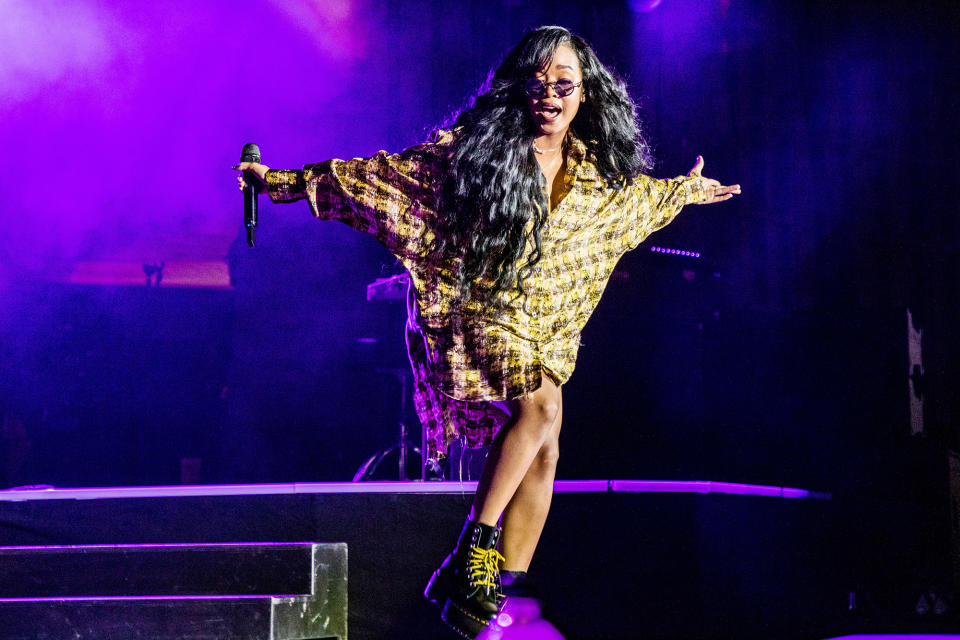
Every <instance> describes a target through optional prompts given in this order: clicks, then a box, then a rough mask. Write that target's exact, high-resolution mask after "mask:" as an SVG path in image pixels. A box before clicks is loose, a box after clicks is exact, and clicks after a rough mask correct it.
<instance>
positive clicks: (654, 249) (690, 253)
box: [650, 245, 700, 258]
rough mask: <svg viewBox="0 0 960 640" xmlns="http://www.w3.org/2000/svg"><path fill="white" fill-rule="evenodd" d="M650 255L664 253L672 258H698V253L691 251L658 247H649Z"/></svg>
mask: <svg viewBox="0 0 960 640" xmlns="http://www.w3.org/2000/svg"><path fill="white" fill-rule="evenodd" d="M650 253H666V254H668V255H672V256H687V257H689V258H699V257H700V252H699V251H691V250H690V249H671V248H670V247H658V246H656V245H654V246H652V247H650Z"/></svg>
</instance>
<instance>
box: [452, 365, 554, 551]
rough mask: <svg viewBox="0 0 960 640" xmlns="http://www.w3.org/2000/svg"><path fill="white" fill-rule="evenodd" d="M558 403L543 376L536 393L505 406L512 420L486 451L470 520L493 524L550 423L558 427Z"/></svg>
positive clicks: (531, 462)
mask: <svg viewBox="0 0 960 640" xmlns="http://www.w3.org/2000/svg"><path fill="white" fill-rule="evenodd" d="M560 402H561V395H560V387H558V386H557V385H556V383H554V382H553V380H551V379H550V378H549V377H547V376H543V381H542V383H541V385H540V388H539V389H537V390H536V391H534V392H533V393H531V394H529V395H527V396H524V397H523V398H518V399H516V400H511V401H510V402H509V403H508V405H509V408H510V414H511V416H513V417H512V419H511V421H510V422H509V423H507V424H506V425H505V426H504V427H503V428H502V429H501V430H500V433H499V434H497V438H496V439H495V440H494V442H493V446H492V447H491V448H490V455H489V456H488V457H487V463H486V465H485V466H484V468H483V475H482V476H481V477H480V482H479V483H478V485H477V494H476V496H475V497H474V500H473V510H472V512H471V518H472V519H473V520H476V521H479V522H482V523H483V524H486V525H496V524H497V521H498V520H499V519H500V515H501V514H502V513H503V511H504V509H506V507H507V504H508V503H509V502H510V501H511V500H512V499H513V497H514V494H515V493H516V492H517V489H518V487H519V486H520V483H521V482H522V481H523V479H524V477H525V476H526V475H527V472H528V470H529V469H530V465H531V464H533V462H534V459H535V458H536V457H537V455H538V453H539V452H540V450H541V448H542V447H543V444H544V442H545V441H546V440H547V438H548V437H549V436H550V434H551V432H552V430H553V427H554V423H558V417H559V414H560ZM558 425H559V423H558ZM558 428H559V426H558ZM538 537H539V534H538Z"/></svg>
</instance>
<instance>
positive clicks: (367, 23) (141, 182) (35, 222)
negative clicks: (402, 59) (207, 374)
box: [0, 0, 388, 286]
mask: <svg viewBox="0 0 960 640" xmlns="http://www.w3.org/2000/svg"><path fill="white" fill-rule="evenodd" d="M363 9H364V7H363V4H362V3H361V2H358V1H356V0H333V1H328V0H292V1H280V0H259V1H258V2H253V3H250V4H249V5H247V6H245V8H244V10H243V11H238V10H237V8H236V6H235V4H234V3H229V2H225V1H223V0H219V1H215V2H201V3H195V2H187V1H186V0H172V2H164V3H149V2H147V3H141V2H125V1H123V0H103V1H97V2H93V1H91V0H60V1H58V2H55V3H43V2H41V3H37V2H31V1H30V0H9V1H6V2H3V3H0V59H2V60H3V61H4V63H3V64H2V65H0V118H2V121H3V122H4V126H3V127H2V128H0V144H2V145H3V147H4V148H5V149H8V150H16V151H15V153H8V154H6V156H7V157H8V158H9V159H10V163H11V164H10V165H4V169H5V170H6V171H5V172H6V173H7V175H13V174H14V173H15V174H16V175H17V176H18V179H17V180H15V181H14V180H7V181H4V183H3V184H2V185H0V202H3V205H4V206H3V208H2V211H0V216H2V217H3V220H0V222H2V224H3V225H4V227H5V228H6V230H7V233H6V236H7V237H6V238H5V239H4V244H5V247H4V249H5V259H4V262H3V264H0V271H6V272H7V273H5V274H3V275H0V284H2V281H3V280H7V279H10V280H14V279H15V277H16V276H15V274H17V273H19V272H21V271H27V272H30V273H32V274H36V275H39V276H41V277H44V278H49V279H54V280H62V281H68V282H80V283H107V284H114V283H115V282H113V280H111V279H110V278H111V277H112V278H114V279H115V278H116V277H121V278H122V277H125V276H123V273H124V272H125V271H129V270H130V269H134V270H135V269H136V268H139V266H140V265H142V264H144V263H154V262H160V261H162V260H163V261H166V262H167V264H174V263H179V264H181V265H198V264H206V265H208V266H205V267H201V268H200V270H199V271H197V269H194V268H192V267H191V268H189V273H184V274H183V277H182V278H181V280H180V281H178V282H174V281H168V282H167V284H169V285H171V286H223V285H224V282H225V280H224V278H223V276H222V273H223V272H224V271H225V262H224V256H225V255H226V253H227V250H228V248H229V247H230V243H231V242H232V240H233V239H234V237H235V236H236V234H237V231H238V222H237V215H238V211H239V209H238V207H239V206H240V198H239V194H238V192H236V189H235V185H234V184H233V183H232V181H233V175H232V174H231V172H230V170H229V167H230V166H231V165H232V164H234V163H236V161H237V160H238V159H239V153H240V148H241V146H242V145H243V143H244V142H246V141H248V140H256V141H257V142H258V143H260V145H261V148H263V149H264V160H265V161H267V162H268V163H269V164H271V165H273V166H277V165H280V166H300V165H301V164H303V163H304V162H307V161H309V160H318V159H323V158H326V157H330V156H334V155H349V154H352V153H361V152H369V151H371V149H370V148H369V147H370V146H372V145H371V143H369V142H367V143H366V144H364V138H365V137H366V136H367V135H368V133H369V136H370V137H371V138H378V139H380V140H381V142H380V144H384V142H383V140H384V139H385V138H386V136H385V135H384V134H383V131H382V128H378V127H379V125H377V124H372V125H370V126H364V127H359V128H358V127H353V126H351V127H346V128H347V129H349V130H350V131H354V130H359V131H360V133H356V132H354V133H353V134H352V137H353V138H355V139H356V142H358V143H359V144H355V145H350V146H351V147H352V149H347V148H342V149H336V150H334V149H330V148H325V147H324V143H325V142H329V140H330V138H331V137H333V136H336V135H339V134H338V133H324V132H325V131H328V130H329V131H337V130H338V129H337V127H335V126H329V123H330V122H331V121H336V116H334V117H333V118H331V117H330V112H331V111H334V112H335V111H336V110H337V109H340V108H342V107H341V106H340V105H343V104H353V105H354V106H355V110H356V111H360V108H359V107H357V106H356V104H357V103H358V99H357V98H356V97H349V96H348V97H346V98H345V97H344V94H345V93H347V94H349V93H350V92H356V91H363V88H362V87H365V86H367V85H368V83H369V78H367V79H366V80H361V79H360V78H362V76H363V75H365V74H367V72H366V70H363V69H358V68H357V66H356V64H357V63H358V61H362V60H368V59H370V57H371V56H372V55H374V53H375V52H371V50H370V43H380V42H382V41H383V38H381V37H380V34H379V32H378V31H377V30H378V29H380V28H381V27H382V25H381V24H380V22H378V21H377V20H374V19H372V18H371V17H370V15H369V13H370V12H369V11H364V10H363ZM378 46H379V45H378ZM244 47H246V48H247V49H249V48H250V47H255V50H257V51H261V52H264V53H265V54H266V53H267V52H268V53H269V58H270V59H271V60H272V61H275V63H277V64H280V65H284V64H287V63H289V64H290V65H294V66H296V65H297V64H298V63H296V62H295V61H309V63H307V64H303V65H301V67H302V68H301V69H300V70H298V71H297V72H296V73H294V74H293V75H291V76H290V78H289V81H290V82H291V83H292V84H291V85H290V86H289V87H287V90H276V87H274V88H273V89H271V88H268V87H266V86H265V85H264V82H263V78H262V76H261V74H259V73H257V72H254V71H253V69H254V65H251V64H248V63H246V62H245V61H244V59H243V57H242V55H241V54H240V51H241V50H243V49H244ZM387 71H388V70H384V73H387ZM367 75H369V74H367ZM361 82H362V83H363V84H362V85H361ZM320 120H322V121H324V122H326V123H327V124H328V126H321V127H318V126H314V124H313V123H315V122H317V121H320ZM308 123H309V124H308ZM384 126H386V125H384ZM291 213H292V211H291ZM300 213H303V212H300ZM78 262H87V263H89V264H95V265H99V266H100V267H102V266H104V265H111V264H112V265H119V266H118V267H117V268H118V269H119V271H118V274H117V275H116V276H111V275H110V274H108V275H107V276H106V278H107V280H106V281H104V280H103V278H104V277H105V276H103V275H102V274H99V273H98V274H96V275H95V276H94V277H93V279H92V280H91V276H90V274H89V273H86V272H85V271H84V269H82V268H81V269H80V271H79V272H76V271H75V269H74V265H75V264H76V263H78ZM210 263H219V264H218V265H215V266H209V265H210ZM98 269H99V267H98ZM141 279H142V277H141ZM135 280H136V278H134V282H132V283H133V284H136V282H135ZM210 282H212V283H213V284H212V285H210V284H209V283H210Z"/></svg>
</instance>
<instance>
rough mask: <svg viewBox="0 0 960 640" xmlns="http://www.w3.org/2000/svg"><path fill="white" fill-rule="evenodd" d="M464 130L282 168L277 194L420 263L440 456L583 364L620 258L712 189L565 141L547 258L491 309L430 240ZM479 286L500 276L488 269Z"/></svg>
mask: <svg viewBox="0 0 960 640" xmlns="http://www.w3.org/2000/svg"><path fill="white" fill-rule="evenodd" d="M451 140H452V135H451V134H450V133H449V132H441V133H440V134H439V135H437V136H435V137H434V138H433V139H432V140H431V141H430V142H426V143H424V144H421V145H417V146H414V147H411V148H409V149H407V150H405V151H403V152H402V153H398V154H388V153H387V152H385V151H381V152H379V153H377V154H376V155H374V156H372V157H369V158H354V159H353V160H328V161H326V162H321V163H318V164H308V165H306V166H305V167H304V168H303V169H302V170H270V171H268V172H267V176H266V181H267V190H268V193H269V195H270V197H271V199H272V200H273V201H274V202H289V201H295V200H301V199H306V200H307V202H308V203H309V206H310V209H311V211H312V213H313V215H314V216H316V217H317V218H320V219H323V220H339V221H340V222H343V223H345V224H348V225H350V226H351V227H353V228H355V229H357V230H359V231H363V232H365V233H369V234H371V235H373V236H374V237H376V238H377V240H379V241H380V242H381V243H382V244H383V245H384V246H385V247H386V248H387V249H388V250H389V251H390V252H391V253H393V254H394V255H395V256H396V257H397V258H398V259H399V260H400V261H401V263H402V264H403V266H404V267H406V269H407V270H408V271H409V273H410V277H411V285H412V291H411V294H412V297H413V300H412V304H411V314H410V321H409V322H408V343H409V346H410V357H411V364H412V365H413V369H414V374H415V379H416V380H415V382H416V393H415V397H414V401H415V405H416V407H417V410H418V413H419V415H420V419H421V421H422V422H423V423H424V427H425V428H426V429H427V432H428V442H429V443H430V445H431V446H430V454H431V456H432V457H436V456H438V455H442V454H443V453H444V452H445V451H446V447H447V445H448V444H449V442H450V441H451V440H452V439H453V438H455V437H456V436H457V435H460V434H463V435H466V437H467V440H468V444H469V445H479V444H484V443H486V442H488V441H489V439H490V438H491V437H492V436H493V435H494V434H495V432H496V430H497V429H498V428H499V426H501V425H502V423H503V416H502V414H500V412H499V411H497V410H495V409H493V408H492V405H490V404H489V401H491V400H505V399H510V398H516V397H519V396H521V395H523V394H526V393H529V392H531V391H534V390H535V389H537V388H538V387H539V386H540V380H541V376H542V375H543V374H544V372H545V371H546V372H548V373H549V375H551V377H553V378H555V379H556V380H557V382H558V383H560V384H563V383H565V382H566V381H567V380H568V379H569V377H570V375H571V374H572V373H573V369H574V365H575V363H576V358H577V349H578V347H579V345H580V332H581V330H582V329H583V326H584V324H585V323H586V322H587V319H588V318H589V317H590V314H591V313H592V312H593V310H594V308H596V305H597V303H598V302H599V301H600V296H601V294H602V293H603V290H604V287H605V286H606V283H607V280H608V279H609V277H610V274H611V273H612V271H613V268H614V266H615V265H616V263H617V261H618V260H619V259H620V257H621V256H622V255H623V254H624V253H625V252H626V251H629V250H630V249H632V248H634V247H636V246H637V245H638V244H640V243H641V242H642V241H643V240H644V239H645V238H646V237H647V236H648V235H650V234H651V233H652V232H654V231H656V230H657V229H660V228H661V227H663V226H664V225H666V224H667V223H669V222H670V221H671V220H673V218H674V217H675V216H676V215H677V214H678V213H679V212H680V209H681V208H682V207H683V206H684V204H687V203H690V202H701V201H703V199H704V190H703V185H702V181H701V180H700V179H699V178H696V177H686V176H681V177H677V178H674V179H672V180H657V179H654V178H650V177H648V176H645V175H640V176H638V177H637V178H636V179H635V180H633V181H632V182H631V183H630V184H628V185H626V186H625V187H624V186H619V187H618V186H612V185H610V184H608V183H607V182H606V181H605V180H604V179H603V178H602V177H601V176H600V175H599V174H598V172H597V168H596V166H595V164H594V163H593V162H592V161H591V158H590V157H589V155H588V152H587V149H586V146H585V145H584V144H583V143H582V142H581V141H579V140H577V139H575V138H572V137H571V139H570V141H569V144H568V145H567V157H566V173H565V174H564V182H563V193H562V194H560V195H561V196H562V199H561V200H560V201H559V204H558V205H557V206H556V207H555V208H554V209H552V210H551V211H550V212H549V213H548V215H547V221H546V223H545V225H544V227H543V231H542V258H541V260H540V261H539V262H538V263H537V265H536V267H535V269H534V272H533V274H532V275H531V276H530V277H529V278H527V279H526V280H525V281H524V288H525V291H526V294H527V295H526V296H525V297H519V298H517V299H515V300H513V301H511V302H510V303H509V304H508V306H507V308H506V309H500V310H493V309H490V308H485V307H484V306H482V304H481V303H479V302H477V299H478V296H474V299H473V300H472V301H470V302H464V301H463V300H462V298H461V297H460V296H458V295H457V292H456V288H455V279H454V275H453V274H454V273H456V269H457V264H456V259H452V260H451V259H445V260H444V259H440V257H439V256H437V255H434V254H431V253H430V252H429V251H427V249H426V247H428V246H429V245H430V241H431V239H432V238H433V237H434V234H435V231H436V224H435V221H436V219H437V216H438V213H437V211H436V208H435V202H436V196H435V191H434V190H435V189H436V188H437V187H438V186H439V184H440V182H441V180H442V178H443V175H444V170H445V165H446V159H447V152H448V149H449V145H450V142H451ZM473 286H474V287H475V289H476V290H480V289H482V288H484V287H489V286H490V281H488V280H480V281H478V282H476V283H474V285H473Z"/></svg>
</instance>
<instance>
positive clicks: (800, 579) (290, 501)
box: [0, 479, 866, 640]
mask: <svg viewBox="0 0 960 640" xmlns="http://www.w3.org/2000/svg"><path fill="white" fill-rule="evenodd" d="M475 488H476V483H457V482H372V483H285V484H260V485H216V486H169V487H111V488H62V489H61V488H50V487H23V488H17V489H12V490H7V491H2V492H0V545H2V546H5V547H23V546H30V547H37V546H51V545H170V544H179V545H209V544H211V543H221V544H222V543H244V544H262V543H304V542H309V543H314V544H324V543H346V545H347V548H348V549H349V570H348V575H349V583H348V602H349V606H348V620H349V625H348V627H349V637H350V638H351V639H352V640H365V639H371V640H373V639H377V638H417V639H429V638H450V637H451V636H450V635H449V632H448V631H447V630H446V629H445V628H444V627H443V626H442V624H441V623H440V622H439V618H438V615H437V612H436V610H434V609H433V608H432V607H431V606H430V605H429V604H428V603H427V602H426V601H425V600H424V599H423V597H422V589H423V586H424V584H425V582H426V580H427V578H428V577H429V575H430V573H431V571H432V570H433V569H434V568H435V566H436V565H437V563H439V562H440V560H441V559H442V558H443V557H444V555H445V554H446V553H447V551H448V547H449V546H450V545H451V544H452V542H453V540H454V538H455V536H456V534H457V533H458V532H459V530H460V527H461V526H462V523H463V518H464V515H465V514H466V512H467V510H468V508H469V505H470V502H471V500H472V495H473V491H474V490H475ZM832 498H833V496H831V495H830V494H828V493H822V492H815V491H808V490H805V489H798V488H790V487H774V486H762V485H750V484H735V483H725V482H710V481H690V482H675V481H649V480H610V479H604V480H584V481H558V482H557V483H556V495H555V497H554V503H553V508H552V511H551V515H550V519H549V521H548V523H547V527H546V531H545V532H544V535H543V539H542V541H541V545H540V548H539V550H538V552H537V556H536V557H535V559H534V563H533V566H532V568H531V573H532V574H533V575H534V576H536V577H537V578H538V581H539V582H540V586H541V592H542V596H543V602H544V613H545V615H546V616H547V617H548V618H549V619H550V620H551V621H552V622H553V624H554V625H555V626H556V627H557V628H558V629H559V630H560V631H561V632H562V633H563V634H564V636H565V637H566V638H567V639H568V640H578V639H584V640H587V639H590V640H601V639H611V640H612V639H620V638H631V639H632V638H638V637H643V638H662V639H665V640H666V639H674V638H690V639H701V640H708V639H717V640H719V639H721V638H723V639H726V638H741V639H749V638H757V639H758V640H759V639H761V638H763V639H767V638H778V639H788V638H796V639H811V640H812V639H818V638H825V637H830V636H836V635H841V634H843V633H849V632H853V631H866V629H855V628H853V627H851V626H850V625H849V624H848V623H849V622H850V621H849V615H850V614H849V612H848V610H847V608H848V602H849V590H850V588H851V587H850V585H851V576H849V575H847V573H846V571H847V569H846V568H847V566H848V563H846V562H845V556H847V555H848V554H849V550H850V548H851V542H852V541H851V540H850V539H849V535H848V532H846V531H844V529H843V526H842V523H843V522H845V519H844V518H843V517H842V515H843V514H842V511H843V510H844V509H845V508H846V507H845V506H844V505H838V503H837V501H836V500H833V499H832ZM2 572H3V569H0V574H2ZM6 579H7V578H6V577H4V576H2V575H0V583H2V582H4V581H5V580H6Z"/></svg>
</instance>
